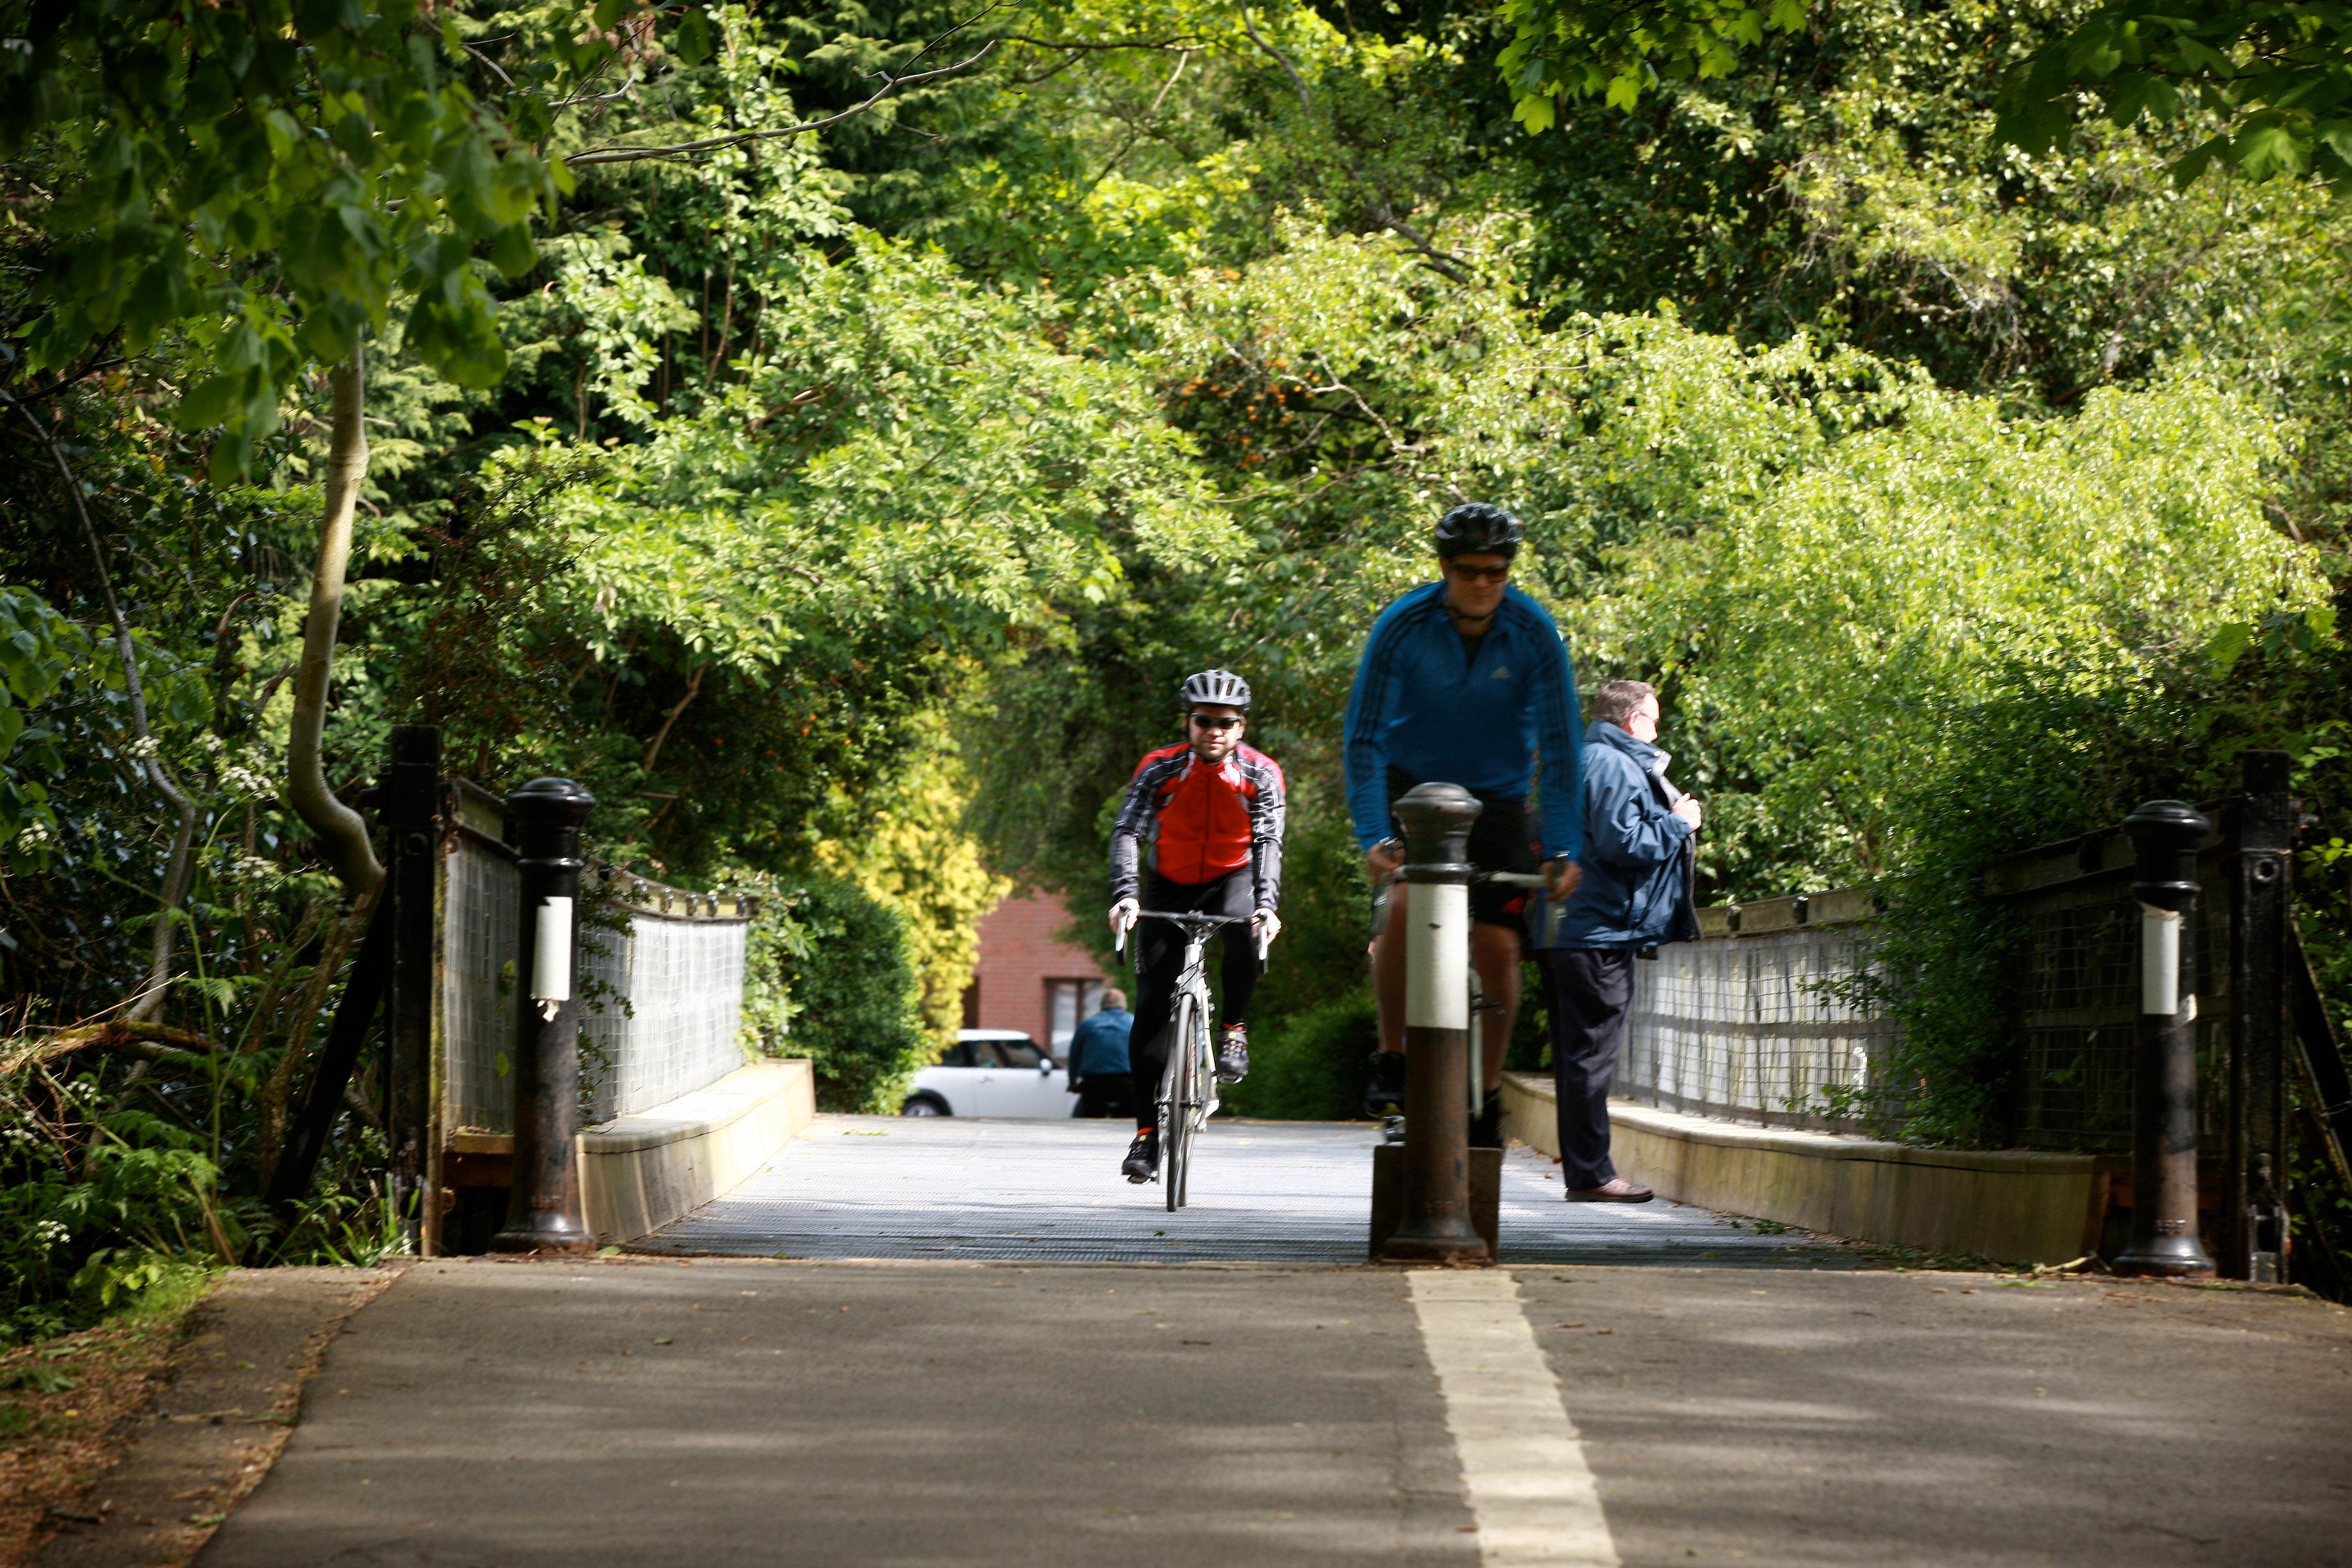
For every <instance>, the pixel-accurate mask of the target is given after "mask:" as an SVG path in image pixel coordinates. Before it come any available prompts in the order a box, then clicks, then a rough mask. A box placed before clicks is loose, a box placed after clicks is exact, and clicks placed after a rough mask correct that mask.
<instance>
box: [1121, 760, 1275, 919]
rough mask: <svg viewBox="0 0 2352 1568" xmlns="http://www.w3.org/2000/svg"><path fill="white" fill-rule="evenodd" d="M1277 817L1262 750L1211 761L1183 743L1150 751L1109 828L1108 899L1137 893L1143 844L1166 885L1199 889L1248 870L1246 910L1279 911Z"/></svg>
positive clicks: (1271, 768)
mask: <svg viewBox="0 0 2352 1568" xmlns="http://www.w3.org/2000/svg"><path fill="white" fill-rule="evenodd" d="M1282 813H1283V805H1282V768H1281V766H1280V765H1279V764H1278V763H1276V762H1275V760H1274V759H1273V758H1272V757H1269V756H1267V755H1266V754H1265V752H1261V751H1257V750H1255V749H1254V748H1252V747H1249V746H1235V747H1234V749H1233V752H1231V754H1229V755H1228V756H1227V757H1226V758H1225V760H1224V761H1223V762H1222V763H1204V762H1202V761H1201V759H1200V758H1199V757H1197V756H1195V755H1194V754H1193V752H1192V747H1191V746H1190V745H1186V744H1181V743H1180V744H1177V745H1173V746H1162V747H1161V748H1160V750H1158V751H1156V752H1150V753H1148V754H1147V755H1146V756H1145V757H1144V759H1143V761H1141V762H1140V763H1137V764H1136V765H1135V778H1134V781H1133V782H1132V783H1130V784H1129V785H1128V786H1127V800H1126V802H1125V803H1124V804H1123V805H1120V806H1119V808H1118V823H1117V824H1116V825H1115V826H1113V827H1112V828H1111V830H1110V898H1111V902H1113V903H1117V902H1118V900H1121V899H1132V898H1139V897H1140V896H1141V892H1140V889H1141V882H1142V878H1141V874H1140V870H1139V867H1140V864H1141V862H1142V858H1143V847H1144V846H1145V845H1146V844H1149V845H1150V847H1151V868H1152V869H1153V870H1154V871H1157V872H1158V873H1159V874H1160V875H1161V876H1162V877H1165V878H1167V879H1169V880H1170V881H1171V882H1182V883H1184V884H1186V885H1187V886H1197V885H1199V884H1200V883H1202V882H1213V881H1215V880H1216V879H1218V878H1219V877H1222V876H1224V875H1226V874H1227V873H1228V872H1232V871H1238V870H1240V869H1241V868H1243V867H1244V866H1247V867H1249V868H1251V869H1252V872H1253V875H1254V878H1255V882H1256V884H1257V897H1256V900H1255V903H1254V904H1253V905H1252V907H1253V908H1255V909H1261V910H1271V909H1276V908H1278V907H1279V906H1280V903H1281V900H1282Z"/></svg>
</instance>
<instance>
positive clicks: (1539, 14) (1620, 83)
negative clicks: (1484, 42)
mask: <svg viewBox="0 0 2352 1568" xmlns="http://www.w3.org/2000/svg"><path fill="white" fill-rule="evenodd" d="M1805 10H1806V7H1805V5H1804V4H1803V0H1773V3H1772V5H1769V7H1766V6H1758V5H1746V4H1743V3H1742V0H1667V3H1665V4H1660V5H1591V4H1588V3H1583V0H1504V5H1503V19H1504V21H1505V22H1507V24H1509V25H1510V26H1513V27H1514V28H1516V29H1517V33H1516V36H1515V37H1513V38H1512V39H1511V42H1510V44H1509V45H1508V47H1506V48H1505V49H1504V50H1503V52H1502V55H1501V57H1500V58H1497V59H1496V65H1497V66H1498V67H1499V68H1501V70H1502V73H1503V79H1504V80H1506V81H1507V82H1508V83H1509V84H1510V87H1511V94H1512V97H1513V98H1514V100H1516V103H1515V106H1514V109H1513V113H1514V115H1515V117H1516V118H1517V120H1518V121H1519V122H1520V123H1521V124H1523V125H1525V126H1526V127H1527V128H1528V130H1529V131H1548V130H1549V129H1550V128H1551V126H1552V124H1553V122H1554V121H1556V120H1557V119H1558V117H1559V110H1558V107H1557V100H1559V98H1562V97H1570V98H1599V99H1601V100H1603V101H1605V102H1606V103H1608V104H1609V105H1610V106H1611V107H1612V108H1615V109H1631V108H1633V105H1634V104H1635V103H1636V102H1638V101H1639V100H1640V99H1641V96H1642V93H1643V90H1644V89H1647V88H1650V87H1652V86H1654V85H1655V84H1656V83H1658V82H1660V81H1680V80H1685V79H1691V78H1694V77H1698V78H1704V77H1719V76H1727V75H1729V74H1730V73H1731V70H1732V68H1733V66H1734V65H1735V64H1736V63H1737V61H1738V56H1739V51H1740V50H1741V49H1743V48H1747V47H1754V46H1755V45H1758V44H1761V43H1762V42H1763V41H1764V30H1765V29H1766V28H1767V27H1773V28H1777V29H1779V30H1780V31H1781V32H1784V33H1787V32H1794V31H1795V30H1796V29H1797V28H1799V27H1801V26H1803V25H1804V21H1805Z"/></svg>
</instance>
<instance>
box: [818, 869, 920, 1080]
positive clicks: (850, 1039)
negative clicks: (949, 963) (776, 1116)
mask: <svg viewBox="0 0 2352 1568" xmlns="http://www.w3.org/2000/svg"><path fill="white" fill-rule="evenodd" d="M790 897H791V899H792V900H793V902H792V913H793V920H794V921H797V922H798V923H799V925H800V927H801V929H802V931H804V932H805V933H806V942H805V950H804V952H802V953H800V954H798V955H796V956H795V958H794V960H793V966H792V968H791V971H790V973H789V974H788V976H787V978H788V983H789V984H790V985H791V990H792V994H793V1001H794V1005H795V1007H796V1010H797V1016H796V1017H795V1019H794V1026H793V1031H792V1034H791V1036H790V1047H791V1050H792V1052H793V1055H795V1056H805V1057H807V1058H809V1060H810V1061H811V1062H812V1063H813V1064H814V1067H815V1069H816V1081H817V1101H818V1103H819V1104H820V1105H821V1106H822V1107H824V1109H825V1110H863V1111H890V1110H897V1109H898V1097H899V1092H900V1090H901V1089H903V1088H904V1087H905V1085H906V1082H907V1080H908V1079H909V1078H911V1077H913V1076H914V1074H915V1072H916V1070H917V1069H918V1068H921V1067H922V1066H923V1065H924V1064H926V1063H927V1062H929V1061H932V1060H934V1059H936V1058H937V1057H938V1055H939V1047H938V1042H937V1041H936V1040H935V1039H934V1038H933V1037H931V1036H930V1035H929V1033H928V1032H926V1031H925V1029H924V1028H923V1023H922V1016H921V1014H920V1013H919V1011H918V1010H917V1009H916V1006H915V997H916V994H917V993H916V976H915V966H914V963H913V961H912V959H911V957H910V956H909V954H908V942H907V921H906V919H905V917H904V916H902V915H900V914H899V913H898V911H897V910H893V909H890V908H889V907H888V906H887V905H885V904H883V903H882V902H881V901H880V900H877V899H875V898H873V897H871V896H869V895H868V894H866V892H865V891H864V890H863V889H860V888H858V886H857V885H856V883H854V882H850V881H847V880H845V879H839V878H814V879H810V880H808V881H807V882H805V883H803V885H802V886H801V887H800V888H799V889H796V890H794V891H793V893H792V894H791V895H790Z"/></svg>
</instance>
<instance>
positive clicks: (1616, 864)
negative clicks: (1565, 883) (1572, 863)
mask: <svg viewBox="0 0 2352 1568" xmlns="http://www.w3.org/2000/svg"><path fill="white" fill-rule="evenodd" d="M1584 742H1585V743H1584V819H1585V820H1584V856H1583V865H1584V880H1583V881H1582V882H1581V883H1580V884H1579V885H1578V887H1577V889H1576V891H1575V892H1573V893H1571V894H1570V895H1569V898H1568V902H1567V904H1566V905H1565V906H1563V907H1562V909H1561V910H1560V912H1559V921H1558V923H1557V924H1556V925H1555V924H1553V923H1552V922H1549V921H1529V922H1528V924H1529V926H1530V928H1531V929H1533V930H1536V931H1544V932H1549V934H1550V936H1551V941H1550V942H1548V943H1542V945H1548V946H1556V947H1605V948H1620V947H1656V946H1659V945H1661V944H1663V943H1665V942H1691V941H1695V940H1696V938H1697V936H1698V912H1697V911H1696V910H1695V909H1693V908H1692V907H1691V879H1690V860H1689V856H1690V852H1691V825H1690V824H1689V823H1688V822H1685V820H1684V819H1683V818H1681V817H1679V816H1675V812H1674V802H1675V799H1676V798H1677V796H1676V795H1675V791H1674V789H1673V788H1672V787H1671V786H1669V785H1668V784H1667V783H1666V777H1665V764H1666V754H1665V753H1664V752H1661V751H1659V750H1658V748H1657V747H1655V746H1653V745H1651V744H1649V743H1648V742H1643V741H1637V740H1635V739H1634V738H1633V736H1632V735H1630V734H1628V733H1627V732H1626V731H1625V729H1624V728H1623V726H1622V725H1618V724H1604V723H1601V721H1598V720H1596V721H1593V724H1592V726H1591V728H1590V729H1588V730H1587V731H1585V732H1584ZM1538 942H1541V938H1540V937H1539V938H1538Z"/></svg>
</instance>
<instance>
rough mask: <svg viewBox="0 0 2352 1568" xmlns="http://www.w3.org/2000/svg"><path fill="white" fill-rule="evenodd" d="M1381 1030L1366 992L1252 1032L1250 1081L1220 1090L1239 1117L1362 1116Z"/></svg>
mask: <svg viewBox="0 0 2352 1568" xmlns="http://www.w3.org/2000/svg"><path fill="white" fill-rule="evenodd" d="M1379 1047H1380V1025H1379V1022H1378V1020H1377V1018H1376V1016H1375V1015H1374V1014H1373V1011H1372V999H1371V996H1370V992H1369V990H1367V991H1366V992H1364V993H1362V994H1357V995H1352V996H1342V997H1340V998H1339V1000H1337V1001H1332V1002H1326V1003H1324V1004H1323V1005H1321V1006H1319V1007H1310V1008H1307V1009H1306V1010H1305V1011H1303V1012H1298V1013H1293V1014H1291V1015H1289V1016H1286V1017H1277V1018H1274V1019H1271V1020H1269V1021H1267V1022H1266V1023H1265V1024H1263V1025H1257V1026H1253V1027H1252V1028H1251V1030H1250V1073H1249V1077H1248V1078H1246V1079H1243V1080H1242V1081H1241V1082H1240V1083H1238V1084H1235V1085H1234V1087H1233V1088H1232V1089H1228V1090H1226V1091H1225V1094H1224V1099H1225V1103H1226V1104H1227V1105H1229V1106H1231V1107H1232V1108H1233V1110H1234V1114H1235V1115H1237V1116H1259V1117H1265V1118H1268V1119H1270V1120H1276V1121H1348V1120H1349V1119H1351V1118H1357V1117H1360V1116H1362V1115H1363V1099H1364V1084H1365V1081H1366V1080H1367V1079H1369V1078H1370V1072H1371V1059H1372V1052H1373V1051H1375V1050H1376V1049H1378V1048H1379Z"/></svg>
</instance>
